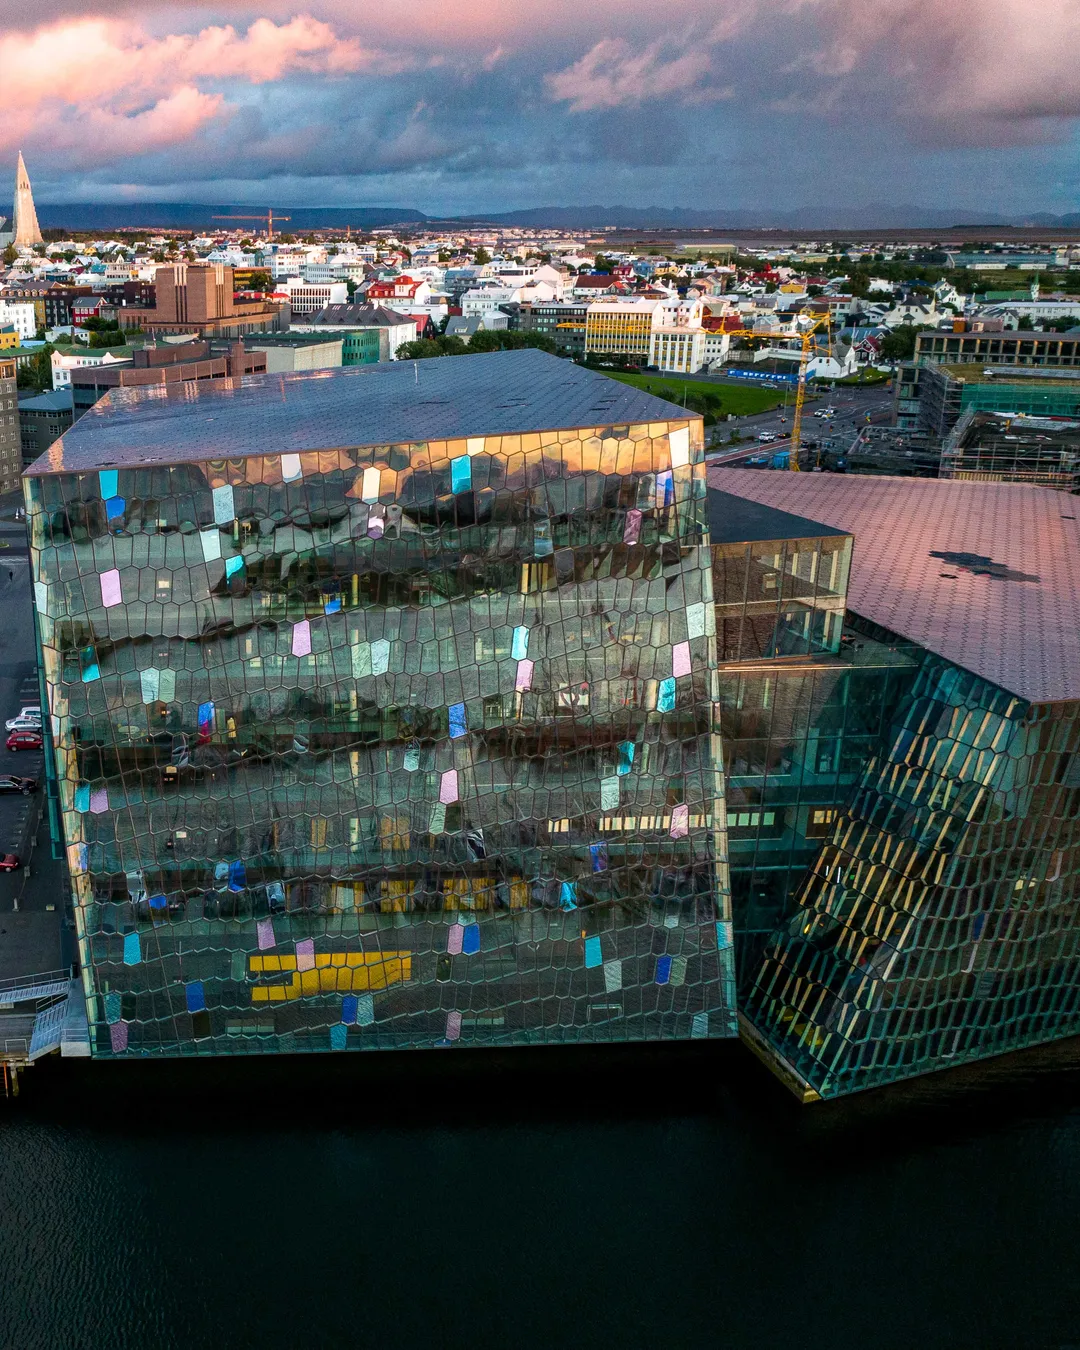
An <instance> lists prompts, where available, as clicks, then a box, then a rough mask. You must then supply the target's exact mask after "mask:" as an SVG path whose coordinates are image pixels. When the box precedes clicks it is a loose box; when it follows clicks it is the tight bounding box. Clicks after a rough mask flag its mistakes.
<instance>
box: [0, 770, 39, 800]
mask: <svg viewBox="0 0 1080 1350" xmlns="http://www.w3.org/2000/svg"><path fill="white" fill-rule="evenodd" d="M36 791H37V779H36V778H19V777H18V776H17V775H16V774H11V773H8V774H3V775H0V792H21V793H22V795H23V796H24V797H29V795H30V794H31V792H36Z"/></svg>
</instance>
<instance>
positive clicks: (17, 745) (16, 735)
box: [7, 728, 41, 750]
mask: <svg viewBox="0 0 1080 1350" xmlns="http://www.w3.org/2000/svg"><path fill="white" fill-rule="evenodd" d="M7 748H8V749H9V750H40V749H41V730H40V728H39V729H38V730H37V731H25V730H19V731H11V732H9V733H8V738H7Z"/></svg>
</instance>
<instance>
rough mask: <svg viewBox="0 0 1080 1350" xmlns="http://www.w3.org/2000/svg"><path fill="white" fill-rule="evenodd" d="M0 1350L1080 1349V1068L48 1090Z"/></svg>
mask: <svg viewBox="0 0 1080 1350" xmlns="http://www.w3.org/2000/svg"><path fill="white" fill-rule="evenodd" d="M0 1346H2V1347H4V1350H9V1348H10V1350H84V1348H85V1350H120V1348H121V1347H123V1350H129V1348H130V1350H148V1348H153V1350H158V1348H160V1350H166V1348H168V1350H172V1348H173V1347H176V1348H177V1350H203V1348H204V1347H219V1346H220V1347H228V1348H230V1350H231V1348H232V1347H237V1348H240V1347H243V1348H244V1350H246V1348H247V1347H253V1348H254V1347H260V1350H261V1348H263V1347H278V1346H282V1347H290V1350H293V1348H295V1350H313V1348H315V1347H346V1346H348V1347H353V1346H355V1347H358V1348H359V1347H365V1348H366V1347H372V1348H373V1350H388V1348H389V1350H393V1348H396V1347H459V1346H460V1347H471V1348H486V1347H500V1348H504V1347H505V1348H506V1350H511V1348H514V1350H516V1348H518V1347H521V1348H522V1350H531V1348H532V1347H537V1348H538V1350H539V1347H544V1348H545V1350H567V1348H570V1347H574V1348H576V1347H589V1348H590V1350H592V1348H593V1347H595V1348H596V1350H610V1348H611V1347H638V1346H665V1347H684V1346H685V1347H690V1346H695V1347H697V1346H700V1347H743V1346H746V1347H772V1346H776V1347H787V1346H792V1347H794V1346H798V1347H819V1346H820V1347H823V1348H824V1347H828V1348H829V1350H846V1347H870V1348H871V1350H892V1347H896V1350H935V1348H936V1347H949V1348H951V1347H960V1348H966V1347H978V1350H997V1348H998V1347H1000V1348H1001V1350H1005V1348H1006V1347H1007V1348H1009V1350H1012V1348H1013V1347H1016V1348H1017V1350H1040V1348H1041V1347H1068V1346H1080V1052H1078V1051H1077V1050H1076V1048H1075V1047H1074V1046H1072V1045H1069V1046H1066V1047H1058V1048H1057V1049H1055V1050H1053V1051H1050V1052H1047V1053H1045V1054H1041V1055H1036V1056H1028V1057H1026V1058H1025V1057H1014V1058H1013V1059H1011V1060H1008V1061H1005V1060H1003V1061H997V1062H995V1063H993V1064H991V1065H984V1066H980V1067H979V1068H977V1069H973V1070H968V1071H964V1072H963V1073H958V1074H953V1075H939V1076H938V1077H937V1078H934V1079H926V1080H922V1081H920V1082H918V1083H915V1084H911V1085H907V1086H905V1087H899V1088H896V1089H889V1090H888V1091H886V1092H883V1093H878V1094H871V1095H867V1096H865V1097H861V1098H851V1099H849V1100H847V1101H845V1102H841V1103H837V1104H826V1105H818V1106H812V1107H802V1106H799V1105H798V1104H797V1103H796V1102H795V1101H794V1099H792V1098H790V1097H788V1095H787V1094H786V1093H785V1092H784V1090H783V1089H782V1088H780V1087H779V1085H777V1084H776V1083H774V1081H773V1080H772V1079H771V1078H770V1077H769V1075H768V1074H767V1073H766V1072H765V1070H764V1069H762V1068H761V1067H760V1066H759V1065H758V1064H757V1063H756V1062H755V1061H754V1060H753V1059H751V1058H750V1056H749V1055H748V1054H747V1053H746V1052H745V1051H742V1050H741V1049H740V1048H739V1047H738V1046H736V1045H733V1044H729V1045H700V1044H695V1045H693V1046H683V1047H673V1048H668V1047H648V1048H640V1049H633V1048H628V1049H626V1050H619V1051H615V1052H606V1053H603V1054H600V1055H597V1054H595V1053H594V1052H588V1053H581V1054H577V1053H573V1052H564V1051H562V1050H558V1051H547V1050H538V1051H523V1052H513V1053H508V1054H505V1055H504V1054H501V1053H483V1052H481V1053H468V1052H465V1053H460V1054H459V1053H458V1052H456V1051H452V1052H445V1053H440V1052H433V1053H431V1054H428V1055H411V1056H409V1055H403V1056H398V1055H386V1056H349V1057H347V1058H346V1057H333V1058H331V1057H322V1056H320V1057H318V1058H317V1059H316V1058H314V1057H312V1058H308V1059H302V1060H298V1059H289V1060H285V1059H276V1060H271V1061H265V1060H264V1061H244V1062H242V1063H238V1064H227V1065H222V1064H221V1063H220V1062H215V1063H198V1062H195V1063H190V1062H186V1063H183V1064H145V1065H140V1064H109V1065H97V1064H88V1063H85V1062H72V1061H59V1060H55V1061H47V1062H44V1063H41V1064H39V1065H37V1066H35V1068H34V1069H33V1070H31V1071H30V1072H28V1073H27V1074H26V1075H25V1076H24V1079H23V1091H22V1094H21V1096H20V1097H19V1099H18V1100H17V1101H15V1102H3V1101H2V1100H0Z"/></svg>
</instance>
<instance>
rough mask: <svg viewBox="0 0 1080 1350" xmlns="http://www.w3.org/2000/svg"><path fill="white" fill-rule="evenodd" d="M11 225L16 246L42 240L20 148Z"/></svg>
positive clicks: (21, 246)
mask: <svg viewBox="0 0 1080 1350" xmlns="http://www.w3.org/2000/svg"><path fill="white" fill-rule="evenodd" d="M12 225H13V228H14V231H15V237H14V240H13V243H14V244H15V247H16V248H29V247H31V246H32V245H34V244H41V243H43V242H44V240H43V239H42V237H41V230H40V229H39V227H38V218H37V211H35V209H34V194H33V193H32V192H31V191H30V176H29V174H28V173H27V172H26V165H25V164H24V163H23V157H22V151H21V150H20V151H19V166H18V168H17V169H16V171H15V212H14V219H13V221H12Z"/></svg>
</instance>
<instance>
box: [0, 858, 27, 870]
mask: <svg viewBox="0 0 1080 1350" xmlns="http://www.w3.org/2000/svg"><path fill="white" fill-rule="evenodd" d="M21 866H22V863H21V862H20V861H19V856H18V854H17V853H5V854H4V855H3V857H0V872H14V871H16V870H17V869H18V868H20V867H21Z"/></svg>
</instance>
